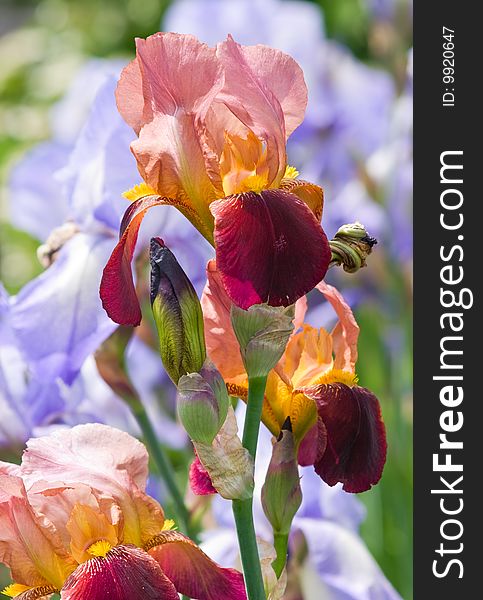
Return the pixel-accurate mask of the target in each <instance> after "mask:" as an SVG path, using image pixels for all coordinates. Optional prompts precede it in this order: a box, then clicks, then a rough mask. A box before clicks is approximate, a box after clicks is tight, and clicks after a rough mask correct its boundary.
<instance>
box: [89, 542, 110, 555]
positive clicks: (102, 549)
mask: <svg viewBox="0 0 483 600" xmlns="http://www.w3.org/2000/svg"><path fill="white" fill-rule="evenodd" d="M111 548H112V546H111V544H110V543H109V542H108V541H107V540H99V541H97V542H95V543H94V544H92V546H89V548H87V552H88V553H89V554H90V555H91V556H98V557H101V558H104V557H105V556H106V554H107V553H108V552H109V550H110V549H111Z"/></svg>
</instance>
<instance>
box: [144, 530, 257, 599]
mask: <svg viewBox="0 0 483 600" xmlns="http://www.w3.org/2000/svg"><path fill="white" fill-rule="evenodd" d="M156 537H157V540H158V542H159V543H158V545H157V546H155V547H153V548H152V549H150V550H149V553H150V554H151V556H153V558H155V559H156V560H157V561H158V563H159V565H160V566H161V569H162V570H163V572H164V573H166V575H167V576H168V577H169V579H170V581H172V582H173V583H174V585H175V586H176V589H177V590H178V592H179V593H180V594H185V595H186V596H188V597H189V598H196V599H197V600H247V596H246V592H245V583H244V581H243V575H242V574H241V573H240V572H239V571H236V570H235V569H226V568H222V567H220V566H219V565H217V564H216V563H214V562H213V561H212V560H211V558H209V557H208V556H207V555H206V554H205V553H204V552H203V551H202V550H201V549H200V548H199V547H198V546H197V545H196V544H195V543H194V542H192V541H191V540H190V539H189V538H187V537H186V536H184V535H183V534H182V533H180V532H179V531H163V532H161V533H160V534H159V535H158V536H156Z"/></svg>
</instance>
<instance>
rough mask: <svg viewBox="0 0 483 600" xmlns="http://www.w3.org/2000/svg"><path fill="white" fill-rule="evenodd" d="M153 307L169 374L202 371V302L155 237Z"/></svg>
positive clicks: (175, 377)
mask: <svg viewBox="0 0 483 600" xmlns="http://www.w3.org/2000/svg"><path fill="white" fill-rule="evenodd" d="M150 262H151V306H152V309H153V315H154V320H155V322H156V327H157V329H158V336H159V351H160V355H161V359H162V361H163V364H164V368H165V369H166V371H167V373H168V375H169V376H170V377H171V379H172V380H173V381H174V383H175V384H177V383H178V381H179V379H180V377H181V376H182V375H186V374H187V373H195V372H198V371H200V370H201V368H202V366H203V363H204V362H205V358H206V348H205V337H204V330H203V314H202V312H201V305H200V301H199V300H198V296H197V295H196V292H195V290H194V288H193V285H192V284H191V281H190V280H189V279H188V277H187V276H186V274H185V272H184V271H183V269H182V268H181V267H180V265H179V264H178V261H177V260H176V258H175V256H174V254H173V253H172V252H171V250H169V248H167V247H166V246H165V245H164V242H163V240H161V239H160V238H152V239H151V246H150Z"/></svg>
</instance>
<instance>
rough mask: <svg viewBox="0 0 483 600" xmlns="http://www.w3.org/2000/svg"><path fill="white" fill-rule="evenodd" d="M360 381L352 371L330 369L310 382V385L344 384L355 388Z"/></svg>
mask: <svg viewBox="0 0 483 600" xmlns="http://www.w3.org/2000/svg"><path fill="white" fill-rule="evenodd" d="M358 381H359V379H358V377H357V375H356V374H355V373H351V372H350V371H343V370H342V369H330V371H326V372H325V373H323V374H322V375H320V377H316V378H315V379H314V380H313V381H311V382H310V385H323V384H331V383H343V384H344V385H347V386H349V387H353V386H355V385H357V382H358Z"/></svg>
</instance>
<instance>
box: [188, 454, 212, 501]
mask: <svg viewBox="0 0 483 600" xmlns="http://www.w3.org/2000/svg"><path fill="white" fill-rule="evenodd" d="M189 482H190V487H191V489H192V491H193V493H194V494H196V495H197V496H209V495H210V494H217V493H218V492H217V491H216V490H215V488H214V487H213V483H212V481H211V477H210V475H209V473H208V471H207V470H206V469H205V467H204V466H203V465H202V464H201V461H200V459H199V458H198V457H197V456H196V457H195V459H194V461H193V462H192V463H191V465H190V472H189Z"/></svg>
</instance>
